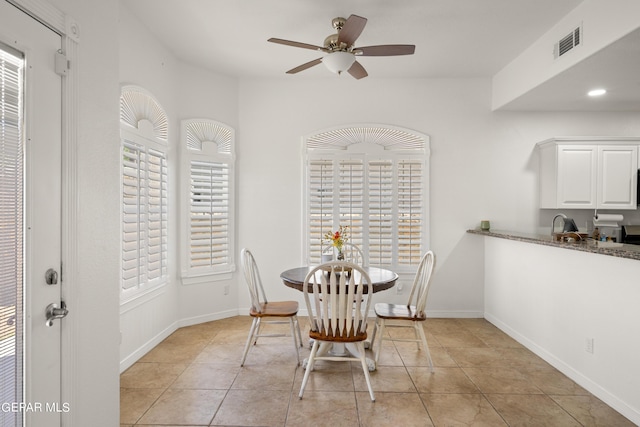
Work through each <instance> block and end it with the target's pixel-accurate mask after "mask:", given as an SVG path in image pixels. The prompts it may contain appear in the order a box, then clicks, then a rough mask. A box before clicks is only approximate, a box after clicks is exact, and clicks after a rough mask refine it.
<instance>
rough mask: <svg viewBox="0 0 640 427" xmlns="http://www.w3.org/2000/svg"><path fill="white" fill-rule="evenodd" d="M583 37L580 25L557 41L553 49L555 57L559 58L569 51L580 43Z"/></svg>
mask: <svg viewBox="0 0 640 427" xmlns="http://www.w3.org/2000/svg"><path fill="white" fill-rule="evenodd" d="M581 38H582V27H578V28H576V29H575V30H573V31H572V32H570V33H569V34H567V35H566V36H564V37H563V38H561V39H560V41H558V42H557V43H556V45H555V46H554V49H553V55H554V57H555V58H559V57H561V56H562V55H564V54H565V53H567V52H569V51H570V50H571V49H573V48H574V47H576V46H579V45H580V41H581Z"/></svg>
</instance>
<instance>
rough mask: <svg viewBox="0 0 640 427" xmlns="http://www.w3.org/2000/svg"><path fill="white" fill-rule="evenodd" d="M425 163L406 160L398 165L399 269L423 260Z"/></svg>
mask: <svg viewBox="0 0 640 427" xmlns="http://www.w3.org/2000/svg"><path fill="white" fill-rule="evenodd" d="M423 170H424V167H423V162H422V161H419V160H411V159H403V160H400V161H399V162H398V172H397V177H398V200H397V206H398V220H397V224H398V230H397V234H398V265H416V264H419V263H420V258H421V256H422V244H421V243H422V233H423V229H424V213H423V200H422V199H423V198H422V194H423V190H424V188H423V182H424V174H423Z"/></svg>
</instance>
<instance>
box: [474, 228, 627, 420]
mask: <svg viewBox="0 0 640 427" xmlns="http://www.w3.org/2000/svg"><path fill="white" fill-rule="evenodd" d="M473 237H474V238H476V239H477V240H484V244H485V259H486V264H485V269H486V270H485V315H486V317H487V319H489V320H490V321H491V322H492V323H494V324H496V325H497V326H499V327H500V328H501V329H503V330H505V331H506V332H507V333H508V334H509V335H511V336H512V337H514V338H516V339H517V340H518V341H520V342H521V343H522V344H524V345H525V346H526V347H528V348H529V349H531V350H532V351H534V352H535V353H536V354H538V355H539V356H540V357H542V358H543V359H545V360H546V361H548V362H549V363H550V364H551V365H553V366H555V367H556V368H557V369H559V370H560V371H562V372H563V373H564V374H566V375H567V376H568V377H569V378H571V379H573V380H574V381H576V382H577V383H578V384H580V385H581V386H583V387H585V388H586V389H587V390H589V391H590V392H592V393H593V394H595V395H596V396H597V397H599V398H600V399H602V400H603V401H604V402H606V403H607V404H609V405H610V406H612V407H613V408H615V409H616V410H618V412H620V413H622V414H623V415H625V416H626V417H627V418H629V419H630V420H631V421H633V422H635V423H636V424H640V394H639V393H638V378H640V366H639V365H638V354H639V353H640V342H639V341H638V340H637V339H636V337H637V335H638V333H637V328H638V324H640V311H638V301H639V300H640V288H639V287H638V279H637V278H638V275H640V262H638V261H636V260H629V259H623V258H616V257H612V256H605V255H598V254H592V253H586V252H579V251H574V250H569V249H562V248H555V247H549V246H542V245H535V244H531V243H523V242H516V241H512V240H506V239H500V238H491V237H485V238H482V237H478V236H473ZM588 338H589V339H593V340H594V345H593V349H594V351H593V353H589V352H587V351H586V340H587V339H588Z"/></svg>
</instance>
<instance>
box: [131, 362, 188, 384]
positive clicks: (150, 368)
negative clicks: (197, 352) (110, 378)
mask: <svg viewBox="0 0 640 427" xmlns="http://www.w3.org/2000/svg"><path fill="white" fill-rule="evenodd" d="M186 368H187V365H186V364H184V363H148V362H137V363H134V364H133V365H132V366H131V367H130V368H129V369H127V370H126V371H125V372H123V373H122V375H120V387H123V388H167V387H169V386H170V385H171V384H172V383H173V382H174V381H175V380H176V378H178V376H179V375H180V374H181V373H182V372H184V370H185V369H186Z"/></svg>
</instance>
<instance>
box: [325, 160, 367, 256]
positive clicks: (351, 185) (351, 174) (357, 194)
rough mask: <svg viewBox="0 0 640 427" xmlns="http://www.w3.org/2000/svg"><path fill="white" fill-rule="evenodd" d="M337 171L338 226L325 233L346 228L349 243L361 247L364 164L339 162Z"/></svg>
mask: <svg viewBox="0 0 640 427" xmlns="http://www.w3.org/2000/svg"><path fill="white" fill-rule="evenodd" d="M338 170H339V177H338V188H339V197H338V224H335V225H334V227H333V229H332V230H326V231H335V230H337V229H338V227H339V226H340V225H342V226H347V227H349V228H348V232H349V242H350V243H353V244H354V245H357V246H358V247H362V231H363V227H364V223H363V220H364V211H365V206H364V197H365V179H364V162H363V161H362V159H349V160H339V161H338Z"/></svg>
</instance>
